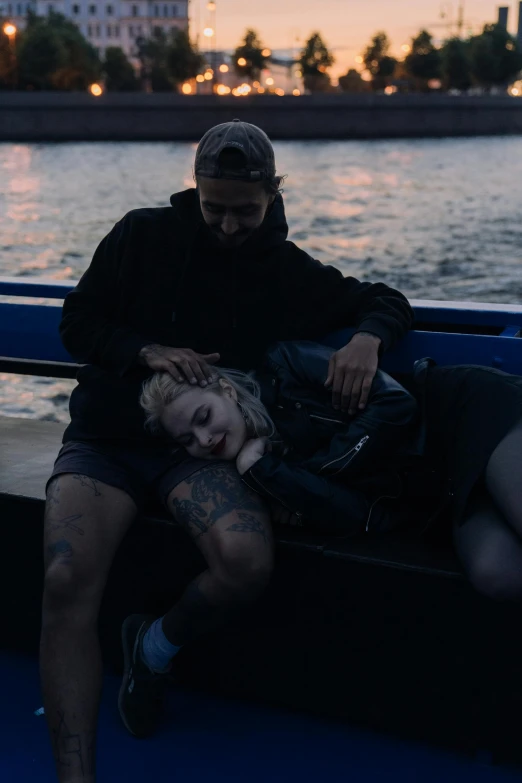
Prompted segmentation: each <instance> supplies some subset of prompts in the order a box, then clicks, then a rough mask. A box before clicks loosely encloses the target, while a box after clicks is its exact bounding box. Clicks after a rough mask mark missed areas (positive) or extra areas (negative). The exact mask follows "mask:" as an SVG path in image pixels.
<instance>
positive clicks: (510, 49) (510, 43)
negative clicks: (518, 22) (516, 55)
mask: <svg viewBox="0 0 522 783" xmlns="http://www.w3.org/2000/svg"><path fill="white" fill-rule="evenodd" d="M506 49H509V51H510V52H512V51H514V49H515V44H514V43H513V41H507V43H506Z"/></svg>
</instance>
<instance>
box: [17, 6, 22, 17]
mask: <svg viewBox="0 0 522 783" xmlns="http://www.w3.org/2000/svg"><path fill="white" fill-rule="evenodd" d="M16 13H17V15H18V16H22V4H21V3H18V5H17V6H16Z"/></svg>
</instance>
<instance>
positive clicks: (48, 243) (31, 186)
mask: <svg viewBox="0 0 522 783" xmlns="http://www.w3.org/2000/svg"><path fill="white" fill-rule="evenodd" d="M275 146H276V154H277V159H278V166H279V171H280V172H281V173H285V174H288V179H287V181H286V184H285V201H286V209H287V216H288V222H289V225H290V238H291V239H293V240H294V241H295V242H297V243H298V244H299V245H300V246H301V247H303V248H304V249H306V250H308V251H309V252H310V253H312V254H313V255H314V256H315V257H316V258H319V259H321V260H322V261H323V262H324V263H333V264H336V265H337V266H338V267H339V268H340V269H342V271H343V272H344V273H345V274H350V275H354V276H356V277H361V278H365V279H371V280H376V279H379V280H383V281H385V282H387V283H389V284H390V285H393V286H395V287H398V288H400V289H401V290H402V291H403V292H404V293H405V294H407V295H409V296H411V297H417V298H426V299H453V300H462V299H467V300H476V301H486V302H517V303H520V302H521V301H522V270H521V260H522V222H521V215H520V205H521V204H522V137H496V138H477V139H443V140H417V141H411V140H404V141H402V140H401V141H377V142H375V141H373V142H302V143H300V142H281V143H278V144H276V145H275ZM194 151H195V146H194V145H193V144H186V143H172V144H130V143H129V144H122V143H107V144H101V143H96V144H28V145H25V144H24V145H20V144H0V275H9V276H13V275H15V276H16V275H20V276H32V275H37V276H38V275H45V276H50V277H54V278H56V279H61V280H65V279H72V280H74V279H76V278H78V277H79V276H80V274H81V273H82V272H83V270H84V269H85V268H86V267H87V265H88V264H89V261H90V258H91V256H92V252H93V250H94V248H95V247H96V244H97V243H98V242H99V240H100V239H101V238H102V237H103V236H104V235H105V234H106V233H107V232H108V231H109V230H110V228H111V227H112V225H113V224H114V223H115V221H116V220H118V219H119V218H120V217H121V216H122V215H123V214H124V213H125V212H127V211H128V210H130V209H134V208H137V207H143V206H163V205H165V204H168V198H169V195H170V194H171V193H172V192H175V191H176V190H180V189H182V188H184V187H190V186H191V185H192V177H191V166H192V161H193V157H194ZM0 380H1V381H2V383H1V386H0V412H2V413H3V414H7V415H23V416H34V417H38V418H51V419H52V418H56V419H59V420H61V421H66V420H67V406H66V402H67V398H68V394H69V393H70V389H71V388H72V386H73V383H72V382H69V381H60V382H56V381H54V380H50V379H42V378H40V379H34V378H23V377H21V376H10V375H0Z"/></svg>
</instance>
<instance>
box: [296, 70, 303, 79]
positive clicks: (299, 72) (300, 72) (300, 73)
mask: <svg viewBox="0 0 522 783" xmlns="http://www.w3.org/2000/svg"><path fill="white" fill-rule="evenodd" d="M295 75H296V76H297V78H298V79H300V78H301V76H302V75H303V72H302V71H296V72H295Z"/></svg>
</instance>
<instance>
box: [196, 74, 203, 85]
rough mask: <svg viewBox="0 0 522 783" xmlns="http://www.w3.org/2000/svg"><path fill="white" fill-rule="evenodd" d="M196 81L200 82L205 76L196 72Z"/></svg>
mask: <svg viewBox="0 0 522 783" xmlns="http://www.w3.org/2000/svg"><path fill="white" fill-rule="evenodd" d="M196 81H197V82H199V83H200V84H201V82H204V81H205V77H204V76H203V74H202V73H198V75H197V76H196Z"/></svg>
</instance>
